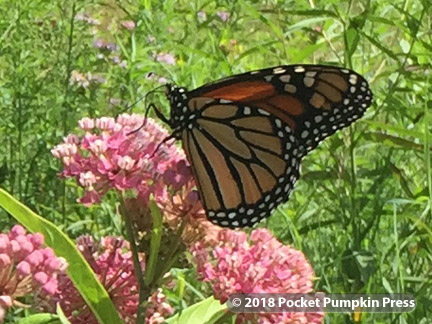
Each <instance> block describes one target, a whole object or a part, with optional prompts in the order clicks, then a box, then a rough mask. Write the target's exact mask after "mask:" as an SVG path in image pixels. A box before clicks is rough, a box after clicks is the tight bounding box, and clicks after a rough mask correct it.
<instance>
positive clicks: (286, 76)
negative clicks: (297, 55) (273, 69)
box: [279, 74, 291, 82]
mask: <svg viewBox="0 0 432 324" xmlns="http://www.w3.org/2000/svg"><path fill="white" fill-rule="evenodd" d="M279 80H281V81H282V82H290V80H291V75H289V74H285V75H281V76H280V77H279Z"/></svg>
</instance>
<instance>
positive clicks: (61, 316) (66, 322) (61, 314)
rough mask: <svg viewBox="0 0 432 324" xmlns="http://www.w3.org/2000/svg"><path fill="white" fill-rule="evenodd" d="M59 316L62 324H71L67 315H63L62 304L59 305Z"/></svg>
mask: <svg viewBox="0 0 432 324" xmlns="http://www.w3.org/2000/svg"><path fill="white" fill-rule="evenodd" d="M57 315H58V317H59V320H60V322H61V323H62V324H71V323H70V322H69V321H68V319H67V318H66V315H65V314H64V313H63V309H62V308H61V307H60V304H57Z"/></svg>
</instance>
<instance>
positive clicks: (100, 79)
mask: <svg viewBox="0 0 432 324" xmlns="http://www.w3.org/2000/svg"><path fill="white" fill-rule="evenodd" d="M87 80H88V81H90V82H93V83H105V82H106V79H105V77H104V76H102V75H100V74H94V73H91V72H87Z"/></svg>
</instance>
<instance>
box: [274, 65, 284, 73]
mask: <svg viewBox="0 0 432 324" xmlns="http://www.w3.org/2000/svg"><path fill="white" fill-rule="evenodd" d="M285 72H286V70H285V69H284V68H281V67H277V68H275V69H273V73H274V74H282V73H285Z"/></svg>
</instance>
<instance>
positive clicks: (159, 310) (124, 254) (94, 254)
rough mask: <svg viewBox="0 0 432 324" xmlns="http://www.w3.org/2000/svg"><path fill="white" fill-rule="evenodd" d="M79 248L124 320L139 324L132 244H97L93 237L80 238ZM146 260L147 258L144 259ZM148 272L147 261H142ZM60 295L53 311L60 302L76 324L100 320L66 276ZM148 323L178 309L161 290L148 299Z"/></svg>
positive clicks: (111, 239) (62, 278)
mask: <svg viewBox="0 0 432 324" xmlns="http://www.w3.org/2000/svg"><path fill="white" fill-rule="evenodd" d="M77 247H78V249H79V250H80V251H81V253H82V254H83V256H84V258H85V259H86V260H87V262H88V263H89V264H90V266H91V268H92V269H93V271H94V272H95V274H96V276H97V277H98V278H99V280H100V282H101V283H102V285H103V286H104V287H105V289H106V290H107V292H108V294H109V296H110V298H111V300H112V301H113V303H114V306H115V307H116V309H117V311H118V313H119V315H120V317H121V319H122V320H123V321H124V323H126V324H132V323H133V324H135V322H136V314H137V311H138V301H139V288H138V282H137V279H136V276H135V272H134V266H133V261H132V253H131V252H130V248H129V243H128V242H127V241H125V240H123V239H121V238H116V237H104V238H102V239H101V240H100V241H94V240H93V238H92V237H90V236H81V237H79V238H78V239H77ZM141 257H142V260H144V256H141ZM141 267H142V269H143V270H144V269H145V264H144V261H141ZM58 281H59V285H58V290H57V293H56V294H55V296H54V298H53V299H52V303H51V305H50V306H51V307H50V308H51V310H53V309H55V304H56V303H59V304H60V306H61V308H62V310H63V311H64V313H65V315H66V316H67V318H68V319H69V321H70V322H71V323H72V324H97V323H98V321H97V319H96V318H95V317H94V315H93V313H92V312H91V310H90V309H89V308H88V306H87V304H86V303H85V301H84V300H83V299H82V297H81V295H80V294H79V292H78V290H76V288H75V287H74V285H73V283H72V281H71V280H70V279H69V277H68V276H67V275H66V274H63V275H61V276H59V277H58ZM146 311H147V312H146V322H145V323H156V322H155V319H162V322H161V323H163V320H164V319H165V317H167V316H169V315H171V314H172V313H173V312H174V310H173V308H172V307H171V306H170V305H169V304H168V303H167V302H166V297H165V295H164V294H163V293H162V291H161V290H158V291H156V292H154V294H152V295H151V296H150V298H149V300H148V306H147V310H146Z"/></svg>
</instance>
